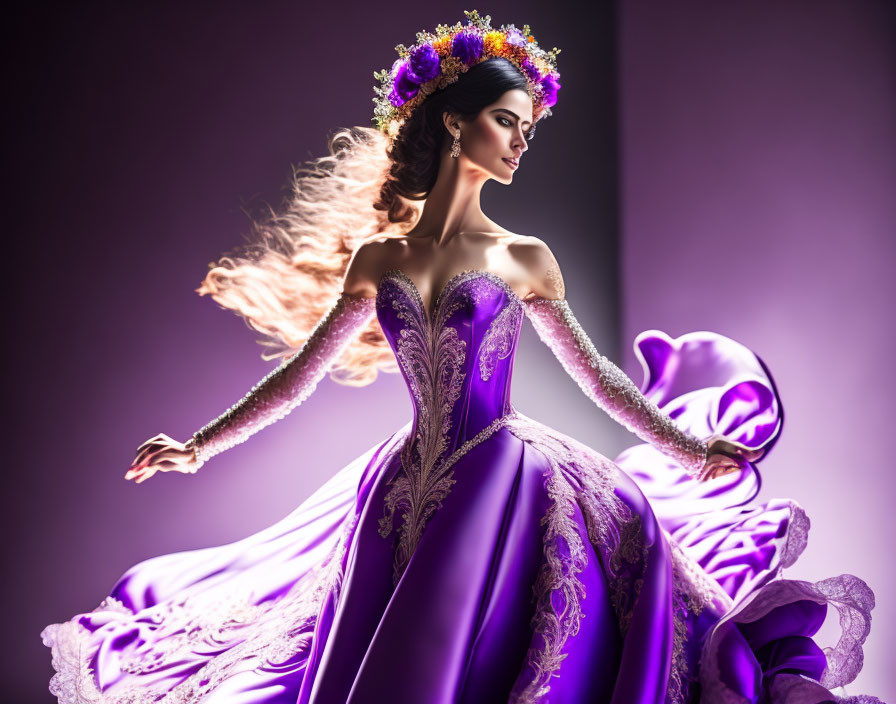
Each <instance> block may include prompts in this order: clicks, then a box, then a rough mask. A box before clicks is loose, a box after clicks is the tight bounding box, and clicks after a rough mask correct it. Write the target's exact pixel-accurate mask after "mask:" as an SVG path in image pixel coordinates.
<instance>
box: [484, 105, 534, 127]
mask: <svg viewBox="0 0 896 704" xmlns="http://www.w3.org/2000/svg"><path fill="white" fill-rule="evenodd" d="M492 112H506V113H507V114H509V115H513V116H514V117H515V118H516V119H517V120H519V119H520V116H519V115H517V114H516V113H515V112H514V111H513V110H508V109H507V108H495V109H494V110H492ZM523 124H524V125H529V124H532V123H530V122H529V120H526V121H525V122H524V123H523Z"/></svg>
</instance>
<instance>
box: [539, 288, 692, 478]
mask: <svg viewBox="0 0 896 704" xmlns="http://www.w3.org/2000/svg"><path fill="white" fill-rule="evenodd" d="M523 302H524V304H525V308H524V310H525V313H526V317H528V318H529V320H530V321H531V322H532V326H533V327H534V328H535V331H536V332H537V333H538V336H539V337H540V338H541V340H542V341H543V342H544V343H545V344H546V345H547V346H548V347H550V349H551V351H552V352H553V353H554V355H555V356H556V357H557V359H559V360H560V363H561V364H562V365H563V368H564V369H565V370H566V371H567V373H568V374H569V375H570V376H571V377H572V378H573V379H575V381H576V382H577V383H578V384H579V386H580V387H581V389H582V391H584V392H585V394H586V395H587V396H588V397H589V398H590V399H591V400H592V401H594V402H595V403H596V404H597V405H598V406H599V407H600V408H602V409H603V410H604V411H606V412H607V413H608V414H609V415H610V416H611V417H612V418H613V419H615V420H616V421H618V422H619V423H621V424H622V425H624V426H625V427H626V428H628V429H629V430H630V431H632V432H633V433H634V434H635V435H637V436H638V437H639V438H641V439H642V440H644V441H645V442H649V443H650V444H652V445H654V446H655V447H656V448H657V449H659V450H660V451H662V452H663V453H665V454H666V455H668V456H670V457H672V458H674V459H675V460H677V461H678V462H679V463H680V464H681V465H682V466H683V467H684V468H685V469H686V470H687V471H688V473H689V474H690V475H691V476H693V477H696V476H698V475H699V472H700V471H701V470H702V469H703V467H704V465H705V463H706V459H707V451H708V447H707V445H706V443H704V442H703V441H702V440H700V439H699V438H697V437H695V436H694V435H692V434H690V433H688V432H686V431H684V430H682V429H681V428H679V427H678V426H677V425H676V424H675V421H673V420H672V418H670V417H669V415H668V414H666V413H664V412H663V411H661V410H660V409H659V408H657V406H656V404H654V403H653V402H652V401H650V399H648V398H647V397H646V396H644V394H642V393H641V390H640V389H639V388H638V387H637V386H636V385H635V383H634V382H633V381H632V380H631V379H629V377H628V376H626V374H625V373H624V372H623V371H622V370H621V369H620V368H619V367H617V366H616V365H615V364H613V362H611V361H610V360H609V359H607V358H606V357H604V356H603V355H602V354H600V353H599V352H598V351H597V349H595V347H594V345H593V344H592V342H591V340H590V339H589V338H588V335H587V334H586V333H585V331H584V330H583V329H582V326H581V325H579V323H578V321H577V320H576V318H575V316H574V315H573V312H572V309H571V308H570V307H569V304H568V303H567V301H566V299H565V298H559V299H549V298H542V297H540V296H536V297H534V298H528V299H525V300H524V301H523Z"/></svg>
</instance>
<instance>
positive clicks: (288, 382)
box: [191, 293, 376, 463]
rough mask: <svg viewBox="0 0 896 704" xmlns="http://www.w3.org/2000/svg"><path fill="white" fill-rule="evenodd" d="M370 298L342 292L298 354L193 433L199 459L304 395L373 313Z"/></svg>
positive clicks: (272, 417) (281, 413)
mask: <svg viewBox="0 0 896 704" xmlns="http://www.w3.org/2000/svg"><path fill="white" fill-rule="evenodd" d="M375 312H376V308H375V300H374V299H373V298H363V297H357V296H351V295H347V294H345V293H341V294H340V296H339V299H338V300H337V301H336V302H335V303H334V304H333V305H332V306H331V307H330V309H329V310H328V311H327V313H326V314H325V315H324V316H323V317H322V318H321V319H320V320H319V321H318V323H317V325H316V326H315V327H314V329H313V330H312V331H311V334H310V335H309V337H308V339H307V340H306V341H305V344H304V345H302V347H301V349H299V351H298V352H296V353H295V354H293V355H292V356H290V357H289V358H288V359H286V360H284V361H283V362H282V363H281V364H280V366H278V367H277V368H276V369H274V370H272V371H271V372H270V373H268V374H267V375H266V376H265V377H264V378H263V379H262V380H261V381H259V382H258V383H257V384H256V385H255V386H253V387H252V390H251V391H249V393H248V394H246V395H245V396H244V397H243V398H241V399H240V400H239V401H238V402H237V403H236V404H235V405H234V406H232V407H231V408H230V409H228V410H227V411H225V412H224V413H223V414H222V415H221V416H219V417H218V418H216V419H215V420H213V421H211V422H210V423H208V424H207V425H205V426H204V427H203V428H201V429H200V430H197V431H196V432H195V433H194V434H193V438H192V440H191V443H192V446H193V447H194V449H195V456H196V459H197V461H199V462H200V463H202V462H205V461H206V460H208V459H209V458H211V457H213V456H214V455H217V454H218V453H220V452H223V451H224V450H227V449H228V448H231V447H233V446H234V445H237V444H239V443H241V442H244V441H245V440H246V439H248V438H249V436H250V435H253V434H254V433H256V432H258V431H259V430H261V429H262V428H264V427H265V426H267V425H270V424H271V423H274V422H275V421H278V420H280V419H281V418H283V417H284V416H286V415H287V414H288V413H289V412H290V411H292V410H293V409H294V408H295V407H296V406H298V405H299V404H300V403H302V402H303V401H304V400H305V399H307V398H308V397H309V396H310V395H311V393H312V392H313V391H314V389H315V387H316V386H317V384H318V383H319V382H320V380H321V379H322V378H323V377H324V375H326V373H327V371H329V369H330V368H331V367H332V365H333V363H334V362H335V361H336V360H337V359H338V358H339V356H340V355H341V354H342V352H343V350H345V348H346V347H347V346H348V345H349V343H351V342H352V340H353V339H354V338H355V337H357V335H358V334H359V333H360V331H361V329H362V328H363V327H364V326H365V325H366V324H367V323H368V322H369V321H370V320H371V318H372V317H373V316H374V315H375Z"/></svg>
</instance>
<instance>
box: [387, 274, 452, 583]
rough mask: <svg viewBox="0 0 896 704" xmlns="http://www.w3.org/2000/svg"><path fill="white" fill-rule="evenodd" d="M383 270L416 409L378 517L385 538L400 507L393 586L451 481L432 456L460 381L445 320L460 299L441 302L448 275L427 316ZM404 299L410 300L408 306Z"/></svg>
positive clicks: (437, 454) (405, 283) (403, 284)
mask: <svg viewBox="0 0 896 704" xmlns="http://www.w3.org/2000/svg"><path fill="white" fill-rule="evenodd" d="M387 275H388V276H391V277H393V279H394V281H395V283H396V284H398V286H399V287H400V288H401V289H402V290H403V292H404V293H405V296H398V297H394V298H393V299H392V306H393V308H394V309H395V310H396V312H397V314H398V316H399V317H400V318H401V319H402V320H403V321H404V322H405V327H404V328H403V329H402V330H401V333H400V339H399V340H398V344H397V350H396V357H397V358H398V361H399V363H400V364H401V367H402V369H403V370H404V373H405V375H406V376H407V378H408V383H409V385H410V388H411V393H412V394H413V396H414V399H415V401H416V410H417V424H416V430H415V433H414V438H413V441H412V442H409V443H407V444H406V445H405V446H404V448H403V449H402V452H401V465H402V471H401V472H400V473H399V474H398V475H397V476H396V477H395V478H394V479H393V480H392V484H391V487H390V490H389V492H388V494H387V495H386V497H385V507H384V515H383V516H382V517H381V518H380V521H379V525H380V530H379V533H380V535H381V536H382V537H384V538H387V537H389V534H390V533H391V530H392V525H393V517H394V514H395V511H396V509H398V508H399V507H401V508H403V513H402V519H403V523H402V526H401V528H400V531H399V541H398V545H397V547H396V554H395V564H394V569H393V582H394V583H395V584H396V585H397V584H398V580H399V579H400V578H401V575H402V574H403V572H404V569H405V567H406V566H407V563H408V561H409V560H410V558H411V555H413V553H414V550H415V549H416V547H417V544H418V543H419V541H420V537H421V535H422V533H423V528H424V526H425V525H426V522H427V521H428V520H429V518H430V516H432V514H433V513H434V512H435V511H436V510H437V509H438V508H439V507H440V506H441V505H442V500H443V499H444V498H445V497H446V496H447V495H448V493H449V492H450V491H451V486H452V485H453V484H454V478H453V477H452V476H450V475H448V474H446V473H445V472H444V467H443V464H442V463H439V462H438V460H439V459H440V458H441V457H442V455H443V454H444V452H445V449H446V447H447V441H448V431H449V430H450V427H451V411H452V409H453V408H454V403H455V401H457V399H458V397H459V396H460V392H461V389H462V386H463V380H464V361H465V359H466V342H465V341H464V340H461V339H459V338H458V336H457V330H456V329H455V328H453V327H451V326H449V325H446V324H445V321H446V320H447V319H448V316H450V315H451V314H452V313H453V312H454V311H455V310H457V309H458V308H459V307H460V305H461V304H462V300H461V299H460V298H455V299H454V300H453V301H451V302H450V304H449V305H442V303H443V302H444V301H445V300H446V298H445V297H446V296H447V294H449V293H450V291H449V289H450V288H452V285H453V284H455V282H457V281H459V279H457V278H454V279H452V280H451V281H450V282H449V284H448V285H446V287H445V289H444V290H443V291H442V292H441V293H440V294H439V296H438V298H437V299H436V305H435V311H434V316H435V317H434V319H433V320H432V321H430V320H429V316H428V314H427V312H426V309H425V308H424V306H423V301H422V299H421V298H420V294H419V292H418V291H417V288H416V286H414V283H413V282H412V281H411V279H410V278H409V277H408V276H407V275H405V274H404V273H403V272H401V271H399V270H397V269H396V270H391V271H390V272H387ZM409 300H410V301H414V302H415V303H416V305H408V301H409Z"/></svg>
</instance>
